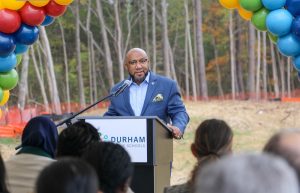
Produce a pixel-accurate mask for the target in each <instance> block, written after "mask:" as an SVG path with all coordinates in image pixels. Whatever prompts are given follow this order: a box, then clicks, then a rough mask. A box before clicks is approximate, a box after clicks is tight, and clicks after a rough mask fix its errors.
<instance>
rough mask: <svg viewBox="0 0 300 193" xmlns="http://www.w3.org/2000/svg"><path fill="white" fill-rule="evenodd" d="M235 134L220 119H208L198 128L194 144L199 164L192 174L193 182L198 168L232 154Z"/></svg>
mask: <svg viewBox="0 0 300 193" xmlns="http://www.w3.org/2000/svg"><path fill="white" fill-rule="evenodd" d="M232 138H233V132H232V130H231V128H230V127H229V126H228V125H227V123H226V122H225V121H223V120H219V119H207V120H205V121H203V122H202V123H201V124H200V125H199V126H198V128H197V130H196V134H195V140H194V143H193V144H192V148H193V149H194V151H195V152H194V154H195V155H196V156H197V158H198V163H197V165H196V166H195V168H194V170H193V172H192V181H193V180H194V178H195V173H196V170H198V168H202V167H203V166H204V165H206V164H207V163H210V162H212V161H214V160H217V159H219V158H220V157H222V156H224V155H227V154H229V153H231V150H232V149H231V146H232Z"/></svg>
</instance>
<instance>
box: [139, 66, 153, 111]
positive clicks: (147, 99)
mask: <svg viewBox="0 0 300 193" xmlns="http://www.w3.org/2000/svg"><path fill="white" fill-rule="evenodd" d="M155 88H156V77H155V75H154V73H153V72H151V74H150V79H149V84H148V89H147V93H146V97H145V101H144V105H143V109H142V112H141V116H143V114H144V113H145V111H146V109H147V107H148V105H149V103H151V102H152V101H151V98H152V95H153V92H154V90H155Z"/></svg>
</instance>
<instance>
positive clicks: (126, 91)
mask: <svg viewBox="0 0 300 193" xmlns="http://www.w3.org/2000/svg"><path fill="white" fill-rule="evenodd" d="M123 97H124V101H125V106H126V109H128V110H129V114H130V116H134V112H133V110H132V108H131V105H130V98H129V87H128V88H127V89H125V90H124V94H123Z"/></svg>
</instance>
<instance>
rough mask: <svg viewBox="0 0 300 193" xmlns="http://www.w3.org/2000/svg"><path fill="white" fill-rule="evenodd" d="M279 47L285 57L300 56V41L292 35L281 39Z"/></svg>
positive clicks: (278, 43) (278, 42)
mask: <svg viewBox="0 0 300 193" xmlns="http://www.w3.org/2000/svg"><path fill="white" fill-rule="evenodd" d="M277 47H278V49H279V51H280V52H281V53H282V54H283V55H285V56H298V55H299V54H300V41H299V40H298V38H297V37H296V36H294V35H293V34H292V33H289V34H288V35H286V36H282V37H279V39H278V41H277Z"/></svg>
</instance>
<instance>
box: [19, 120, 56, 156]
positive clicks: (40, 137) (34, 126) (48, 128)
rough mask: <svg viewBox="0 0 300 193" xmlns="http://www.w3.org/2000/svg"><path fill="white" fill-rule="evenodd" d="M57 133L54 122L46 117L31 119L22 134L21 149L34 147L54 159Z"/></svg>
mask: <svg viewBox="0 0 300 193" xmlns="http://www.w3.org/2000/svg"><path fill="white" fill-rule="evenodd" d="M57 138H58V131H57V127H56V126H55V124H54V122H53V121H52V120H51V119H49V118H48V117H44V116H38V117H34V118H32V119H31V120H30V121H29V122H28V123H27V124H26V126H25V128H24V131H23V133H22V144H21V147H22V148H23V147H28V146H30V147H36V148H40V149H42V150H44V151H45V152H46V153H48V154H49V155H50V156H51V157H52V158H54V154H55V150H56V145H57Z"/></svg>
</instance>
